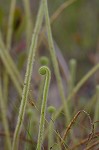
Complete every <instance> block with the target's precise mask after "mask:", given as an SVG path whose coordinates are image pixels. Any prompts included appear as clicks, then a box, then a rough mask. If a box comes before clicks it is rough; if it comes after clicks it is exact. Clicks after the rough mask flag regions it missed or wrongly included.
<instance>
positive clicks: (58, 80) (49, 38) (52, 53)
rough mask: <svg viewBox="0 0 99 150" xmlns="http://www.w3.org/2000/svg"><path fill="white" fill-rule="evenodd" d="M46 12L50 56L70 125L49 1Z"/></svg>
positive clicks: (45, 7) (45, 0)
mask: <svg viewBox="0 0 99 150" xmlns="http://www.w3.org/2000/svg"><path fill="white" fill-rule="evenodd" d="M44 10H45V20H46V29H47V35H48V42H49V48H50V54H51V58H52V62H53V67H54V70H55V75H56V79H57V83H58V88H59V92H60V96H61V99H62V103H63V107H64V112H65V115H66V119H67V120H66V122H67V124H68V123H69V121H70V112H69V108H68V105H67V102H66V99H65V95H64V89H63V85H62V79H61V76H60V71H59V67H58V62H57V58H56V54H55V50H54V44H53V39H52V32H51V27H50V20H49V13H48V6H47V0H44Z"/></svg>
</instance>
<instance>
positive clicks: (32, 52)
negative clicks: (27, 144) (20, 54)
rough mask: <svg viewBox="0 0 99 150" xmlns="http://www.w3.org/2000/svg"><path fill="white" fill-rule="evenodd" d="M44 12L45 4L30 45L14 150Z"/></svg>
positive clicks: (15, 145)
mask: <svg viewBox="0 0 99 150" xmlns="http://www.w3.org/2000/svg"><path fill="white" fill-rule="evenodd" d="M43 12H44V9H43V3H41V5H40V8H39V12H38V16H37V21H36V25H35V29H34V32H33V36H32V41H31V45H30V51H29V56H28V62H27V69H26V75H25V80H24V87H23V93H22V100H21V104H20V109H19V115H18V121H17V125H16V129H15V133H14V139H13V145H12V150H15V149H18V137H19V134H20V131H21V127H22V124H23V119H24V115H25V109H26V104H27V99H28V93H29V88H30V81H31V76H32V69H33V63H34V57H35V52H36V48H37V41H38V35H39V32H40V28H41V25H42V21H43V14H44V13H43Z"/></svg>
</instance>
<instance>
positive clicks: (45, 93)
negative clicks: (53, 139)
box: [36, 66, 51, 150]
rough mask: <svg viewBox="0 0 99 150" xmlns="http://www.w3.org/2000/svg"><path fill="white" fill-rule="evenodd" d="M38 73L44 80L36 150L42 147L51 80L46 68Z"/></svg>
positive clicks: (42, 68)
mask: <svg viewBox="0 0 99 150" xmlns="http://www.w3.org/2000/svg"><path fill="white" fill-rule="evenodd" d="M39 72H40V74H41V75H46V78H45V85H44V91H43V100H42V107H41V116H40V126H39V134H38V142H37V148H36V150H41V147H42V141H43V134H44V125H45V113H46V103H47V97H48V90H49V84H50V78H51V73H50V70H49V68H48V67H46V66H43V67H41V68H40V69H39Z"/></svg>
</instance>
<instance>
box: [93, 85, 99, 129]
mask: <svg viewBox="0 0 99 150" xmlns="http://www.w3.org/2000/svg"><path fill="white" fill-rule="evenodd" d="M96 96H97V101H96V106H95V113H94V121H98V120H99V85H97V87H96ZM97 125H98V124H96V128H97V127H98V126H97Z"/></svg>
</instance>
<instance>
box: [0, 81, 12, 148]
mask: <svg viewBox="0 0 99 150" xmlns="http://www.w3.org/2000/svg"><path fill="white" fill-rule="evenodd" d="M0 108H1V116H2V122H3V126H4V130H5V133H6V144H7V149H8V150H11V141H10V133H9V127H8V121H7V116H6V108H5V104H4V99H3V94H2V88H1V79H0Z"/></svg>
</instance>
